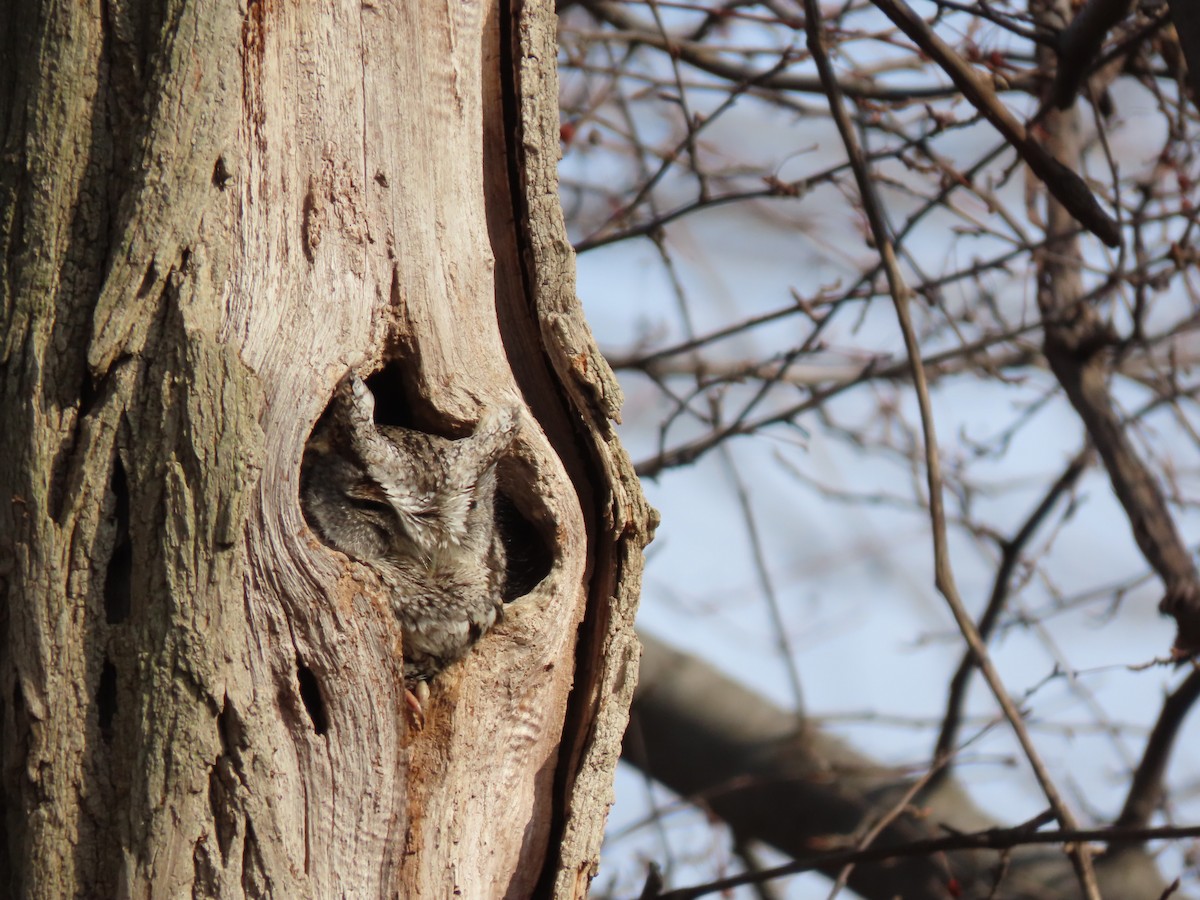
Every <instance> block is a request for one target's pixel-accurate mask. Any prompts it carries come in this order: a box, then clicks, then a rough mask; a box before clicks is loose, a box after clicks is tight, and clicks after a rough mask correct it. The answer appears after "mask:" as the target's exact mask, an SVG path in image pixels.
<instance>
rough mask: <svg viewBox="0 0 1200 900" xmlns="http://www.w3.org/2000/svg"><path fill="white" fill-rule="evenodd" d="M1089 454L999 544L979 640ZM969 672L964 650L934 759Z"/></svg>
mask: <svg viewBox="0 0 1200 900" xmlns="http://www.w3.org/2000/svg"><path fill="white" fill-rule="evenodd" d="M1091 456H1092V451H1091V448H1090V447H1089V448H1087V449H1085V450H1082V451H1080V452H1079V453H1077V454H1076V455H1075V456H1074V458H1073V459H1072V460H1071V461H1070V462H1069V463H1068V464H1067V467H1066V469H1065V470H1064V471H1063V473H1062V474H1061V475H1059V476H1058V478H1057V479H1056V480H1055V482H1054V484H1053V485H1051V487H1050V490H1048V491H1047V492H1046V495H1045V496H1044V497H1042V499H1041V502H1039V503H1038V505H1037V506H1036V507H1035V508H1034V510H1033V512H1031V513H1030V514H1029V516H1028V517H1027V518H1026V519H1025V521H1024V522H1023V523H1022V524H1021V527H1020V528H1019V529H1017V533H1016V534H1015V535H1013V536H1012V538H1011V539H1010V540H1007V541H1005V542H1004V543H1003V546H1002V548H1001V555H1000V565H999V566H998V567H997V568H996V578H995V580H994V581H993V582H992V593H991V596H990V597H989V598H988V604H987V608H986V609H985V610H984V611H983V615H982V616H980V618H979V626H978V627H979V637H980V638H981V639H982V640H984V641H987V640H988V639H989V638H990V637H991V634H992V629H994V628H995V627H996V622H997V621H999V618H1000V613H1001V612H1002V611H1003V609H1004V606H1005V603H1006V602H1007V600H1008V592H1009V588H1010V587H1011V586H1012V574H1013V570H1014V569H1015V568H1016V567H1017V563H1019V562H1020V561H1021V554H1022V553H1024V552H1025V546H1026V544H1028V543H1029V541H1030V540H1031V539H1032V538H1033V535H1034V534H1035V533H1036V531H1037V529H1038V527H1039V526H1040V525H1041V524H1042V522H1043V521H1045V519H1046V517H1047V516H1048V515H1049V514H1050V511H1051V510H1052V509H1053V508H1054V505H1055V504H1056V503H1057V502H1058V500H1059V498H1060V497H1062V495H1063V494H1065V493H1067V492H1068V491H1070V490H1071V489H1072V488H1073V487H1074V486H1075V483H1076V482H1077V481H1078V480H1079V476H1080V475H1082V474H1083V473H1084V471H1085V470H1086V469H1087V467H1088V463H1089V461H1090V460H1091ZM973 671H975V655H974V654H973V653H971V652H970V651H968V652H967V653H965V654H964V655H963V659H962V661H961V662H960V663H959V664H958V670H957V671H956V672H955V673H954V678H953V679H951V681H950V690H949V693H948V695H947V699H946V716H945V719H944V720H943V721H942V730H941V733H940V734H939V735H938V740H937V745H936V746H935V749H934V751H933V758H934V759H935V760H940V759H948V758H949V757H950V755H951V754H952V753H953V752H954V743H955V741H956V740H957V738H958V729H959V727H960V726H961V724H962V705H963V702H964V700H965V699H966V696H967V686H968V685H969V684H970V681H971V673H972V672H973ZM939 777H941V776H939Z"/></svg>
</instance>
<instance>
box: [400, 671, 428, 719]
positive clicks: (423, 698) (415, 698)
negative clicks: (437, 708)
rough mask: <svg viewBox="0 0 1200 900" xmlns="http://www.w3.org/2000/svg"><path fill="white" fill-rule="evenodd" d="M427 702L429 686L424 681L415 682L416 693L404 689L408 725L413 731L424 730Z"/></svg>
mask: <svg viewBox="0 0 1200 900" xmlns="http://www.w3.org/2000/svg"><path fill="white" fill-rule="evenodd" d="M428 702H429V685H428V684H427V683H426V682H424V681H418V682H417V689H416V691H415V692H414V691H412V690H410V689H409V688H407V687H406V688H405V689H404V705H405V706H407V707H408V724H409V725H411V726H412V728H413V730H414V731H421V730H422V729H424V728H425V704H426V703H428Z"/></svg>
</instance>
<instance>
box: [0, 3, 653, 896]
mask: <svg viewBox="0 0 1200 900" xmlns="http://www.w3.org/2000/svg"><path fill="white" fill-rule="evenodd" d="M6 6H7V8H6V9H4V10H2V11H0V20H3V21H4V22H5V23H6V26H5V27H4V28H3V29H0V122H3V124H4V127H5V133H4V150H3V157H2V159H0V167H2V168H0V244H2V245H3V261H2V263H0V265H2V266H3V277H2V278H0V310H2V313H3V323H2V324H3V329H4V330H3V336H2V341H3V343H2V344H0V422H2V423H3V425H2V427H0V746H2V748H3V769H2V780H0V786H2V794H0V796H2V798H3V805H4V816H3V832H4V833H3V840H0V884H3V885H4V886H5V889H6V890H7V892H8V895H11V896H14V897H47V898H51V897H53V898H61V897H71V896H88V897H95V896H142V897H159V896H164V897H166V896H170V897H175V896H182V895H189V894H190V895H191V896H197V897H233V896H254V897H270V896H273V897H287V898H292V897H339V896H344V897H376V896H379V897H384V896H388V897H391V896H408V897H418V896H421V897H423V896H450V895H451V894H452V893H453V894H454V895H461V896H464V897H493V896H495V897H501V896H509V897H527V896H533V895H548V894H550V893H554V894H555V896H582V895H583V893H584V891H585V890H586V885H587V881H588V878H589V877H590V874H591V872H592V868H593V866H594V860H595V857H596V853H597V850H598V846H599V839H600V834H601V829H602V825H603V819H604V814H605V812H606V809H607V803H608V800H609V791H610V781H611V774H612V769H613V766H614V765H615V760H616V757H617V752H618V746H619V740H620V733H621V730H622V727H623V725H624V719H625V715H626V710H627V706H628V701H629V697H630V694H631V692H632V689H633V681H634V672H635V670H636V656H637V650H636V646H637V645H636V641H635V640H634V638H633V636H632V632H631V630H630V629H631V619H632V607H633V605H634V599H635V597H636V591H637V587H638V578H639V573H640V565H641V547H642V545H643V543H644V541H645V540H646V538H647V536H648V533H649V530H650V528H651V527H652V526H651V515H650V513H649V511H648V509H647V507H646V506H645V504H644V501H643V500H642V498H641V495H640V493H639V491H638V488H637V486H636V481H635V479H634V478H633V476H632V474H631V472H630V469H629V467H628V464H627V461H626V458H625V456H624V454H623V452H622V451H621V450H620V448H619V446H618V445H617V444H616V441H615V438H614V436H613V434H612V431H611V428H610V424H609V418H610V417H611V416H613V415H614V414H615V411H616V409H617V406H618V404H619V393H618V392H617V391H616V390H615V388H614V387H613V382H612V380H611V375H610V373H609V372H608V370H607V368H606V367H605V366H604V364H603V362H602V361H601V360H600V357H599V356H598V354H597V353H596V352H595V348H594V345H593V344H592V341H591V337H590V334H589V333H588V331H587V328H586V326H585V325H584V324H583V323H582V320H581V318H580V314H579V312H578V309H577V306H576V301H575V298H574V285H573V258H572V255H571V252H570V248H569V245H568V243H567V241H566V238H565V235H564V231H563V226H562V220H561V213H560V210H559V208H558V200H557V190H556V178H555V164H556V161H557V155H558V143H557V141H558V136H557V129H558V119H557V94H556V87H557V84H556V79H555V76H554V72H553V64H554V58H555V54H554V26H553V15H552V13H551V12H550V11H549V9H548V8H546V6H545V4H541V3H533V4H529V5H526V6H520V5H519V4H518V5H517V6H516V7H515V8H510V7H509V6H508V5H507V4H506V3H503V2H499V3H489V2H481V3H473V2H468V3H455V4H452V5H448V6H439V5H437V4H429V3H423V2H414V0H396V2H391V0H380V2H366V3H361V4H360V3H338V4H332V5H331V4H318V3H313V2H302V3H300V4H273V3H270V2H266V0H260V2H251V3H248V4H246V5H244V6H239V5H238V4H237V3H233V2H225V0H211V2H201V0H196V2H192V0H169V2H166V3H160V2H142V0H129V2H116V3H105V4H101V3H94V4H69V3H58V4H42V3H33V2H18V0H12V2H9V3H7V4H6ZM349 367H354V368H356V369H358V370H359V371H361V372H363V373H364V374H366V373H371V372H374V373H376V375H375V378H374V381H373V382H372V386H373V388H374V390H375V393H376V395H377V397H378V399H379V409H380V414H381V416H390V417H393V418H397V419H402V420H403V421H404V422H405V423H406V424H410V425H415V426H419V427H423V428H426V429H427V430H430V431H436V432H439V433H443V434H447V435H459V434H463V433H465V432H466V431H468V430H469V428H470V427H471V423H472V422H474V421H475V419H476V418H477V417H478V415H479V410H480V409H481V407H483V406H484V405H486V404H488V403H491V402H495V401H497V400H499V399H502V398H505V397H510V396H514V395H517V394H520V395H521V396H523V398H524V400H525V401H526V402H527V403H528V405H529V407H530V409H531V411H532V413H533V417H534V418H535V419H536V420H537V422H538V423H539V425H540V430H539V429H538V428H536V427H531V428H528V429H527V430H526V431H525V433H523V435H522V436H521V439H520V446H519V450H518V454H517V458H514V459H512V460H509V461H508V462H506V463H505V465H504V467H503V469H502V471H501V477H502V488H503V491H504V493H505V494H506V495H507V496H508V497H509V498H510V499H511V501H512V504H513V505H514V507H515V508H516V510H517V511H518V512H519V513H520V516H519V522H518V524H517V525H515V526H514V527H513V528H512V533H511V537H513V539H514V540H515V541H516V542H517V543H518V544H519V545H521V547H522V548H523V549H524V550H525V551H526V552H524V553H519V554H517V558H518V562H517V563H515V564H514V566H513V573H514V576H515V577H516V579H517V580H518V581H519V582H520V583H521V584H522V587H523V589H527V590H526V592H525V593H524V594H523V596H520V597H518V598H516V599H515V600H513V601H512V602H511V603H510V604H509V606H508V608H507V615H506V616H505V620H504V622H503V624H502V625H501V626H499V627H498V628H497V629H496V630H495V631H494V632H493V633H492V634H491V635H489V636H488V637H486V638H485V639H484V640H483V641H482V642H481V643H480V644H479V645H477V647H476V649H475V650H474V651H473V652H472V653H471V654H470V656H469V657H468V658H467V659H466V660H465V661H464V662H463V663H460V664H458V665H456V666H454V667H452V669H451V670H450V671H448V672H446V673H445V674H444V675H443V676H442V677H441V678H439V679H438V680H437V681H436V682H435V683H434V686H433V691H432V697H431V698H430V701H429V703H428V707H427V714H428V723H427V725H426V727H425V729H424V730H423V731H421V732H416V731H415V730H413V729H412V728H410V727H408V723H407V720H406V717H405V705H404V697H403V683H402V679H401V674H400V673H401V661H400V657H399V656H398V654H397V652H396V651H397V634H396V628H395V624H394V619H393V618H392V616H391V614H390V613H389V612H388V611H387V599H386V597H384V596H383V593H382V591H381V590H380V586H379V583H378V581H377V580H376V579H375V578H374V577H373V576H372V574H371V573H370V572H369V571H367V570H366V569H364V568H363V567H362V566H359V565H357V564H355V563H353V562H351V561H350V560H348V559H347V558H345V557H343V556H341V555H340V554H336V553H334V552H333V551H330V550H328V549H327V548H325V547H324V546H323V545H321V544H320V543H319V542H318V541H317V540H316V539H315V538H314V536H313V535H312V533H311V532H310V531H309V530H308V528H307V527H306V525H305V523H304V520H303V517H302V515H301V513H300V508H299V504H298V500H297V476H298V469H299V465H300V459H301V454H302V452H303V448H304V444H305V440H306V438H307V437H308V434H309V432H310V429H311V427H312V425H313V423H314V421H315V420H316V419H317V417H318V416H319V415H320V413H321V411H322V409H323V408H324V406H325V404H326V402H327V401H328V399H329V397H330V395H331V392H332V388H333V385H334V384H335V383H336V382H337V380H338V378H339V377H340V376H341V375H342V374H343V373H344V372H345V371H346V369H347V368H349Z"/></svg>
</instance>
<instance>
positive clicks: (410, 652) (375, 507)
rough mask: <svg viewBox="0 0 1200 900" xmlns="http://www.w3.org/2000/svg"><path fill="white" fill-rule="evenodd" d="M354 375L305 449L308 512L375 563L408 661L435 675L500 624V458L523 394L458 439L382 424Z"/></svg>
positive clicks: (338, 545) (419, 675) (303, 488)
mask: <svg viewBox="0 0 1200 900" xmlns="http://www.w3.org/2000/svg"><path fill="white" fill-rule="evenodd" d="M374 410H375V398H374V397H373V396H372V395H371V392H370V390H368V388H367V386H366V385H365V384H364V383H363V382H362V380H361V379H359V378H358V376H357V375H353V374H351V375H347V376H346V377H345V378H343V379H342V381H341V383H340V384H339V385H338V387H337V390H336V392H335V393H334V398H333V402H332V403H331V405H330V409H329V413H328V414H327V415H326V416H325V417H324V418H323V419H322V421H321V422H320V424H319V425H318V427H317V429H316V430H315V431H314V432H313V435H312V437H311V438H310V439H309V443H308V446H307V448H306V449H305V452H304V463H303V466H302V468H301V472H300V500H301V505H302V507H303V509H304V515H305V518H307V519H308V523H309V525H310V526H312V528H313V529H314V530H315V531H316V532H317V534H318V535H320V537H321V538H322V539H323V540H324V541H325V543H327V544H329V545H330V546H331V547H333V548H335V549H337V550H340V551H342V552H343V553H345V554H346V555H347V556H351V557H353V558H354V559H356V560H358V561H359V562H362V563H364V564H365V565H368V566H370V567H371V568H372V569H374V570H375V571H376V572H378V573H379V576H380V578H381V579H382V580H383V582H384V583H385V584H386V585H387V586H388V587H389V588H390V589H391V590H392V608H393V609H394V610H395V613H396V618H397V619H399V622H400V627H401V630H402V631H403V635H404V671H405V675H406V676H407V677H408V678H410V679H413V680H418V681H419V680H425V679H428V678H432V677H433V676H434V675H436V674H437V673H438V672H440V671H441V670H442V669H443V668H445V666H447V665H448V664H450V663H451V662H453V661H454V660H456V659H458V658H459V657H460V656H462V655H463V654H464V653H466V652H467V650H468V649H469V648H470V647H471V645H472V644H473V643H475V641H476V640H478V639H479V638H480V637H481V636H482V635H483V634H484V633H485V632H487V630H488V629H489V628H491V627H492V625H493V624H495V622H496V619H497V617H498V616H499V614H500V610H501V606H502V602H503V601H502V593H503V588H504V547H503V545H502V543H501V541H500V538H499V535H498V534H497V530H496V525H495V499H496V464H497V462H498V461H499V460H500V458H501V457H502V456H503V455H504V454H505V453H507V452H508V451H509V449H510V448H511V447H512V444H513V440H514V438H515V437H516V433H517V429H518V424H519V420H520V408H519V407H518V406H516V405H511V406H502V407H493V408H490V409H487V410H485V411H484V414H483V416H482V417H481V418H480V420H479V423H478V424H477V425H476V426H475V431H474V433H473V434H471V435H470V436H469V437H466V438H463V439H461V440H448V439H446V438H442V437H438V436H436V435H431V434H425V433H424V432H420V431H412V430H410V429H408V428H399V427H395V426H389V425H376V424H375V421H374Z"/></svg>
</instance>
